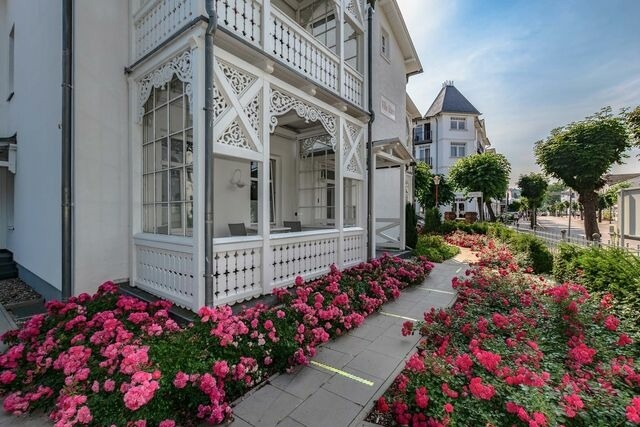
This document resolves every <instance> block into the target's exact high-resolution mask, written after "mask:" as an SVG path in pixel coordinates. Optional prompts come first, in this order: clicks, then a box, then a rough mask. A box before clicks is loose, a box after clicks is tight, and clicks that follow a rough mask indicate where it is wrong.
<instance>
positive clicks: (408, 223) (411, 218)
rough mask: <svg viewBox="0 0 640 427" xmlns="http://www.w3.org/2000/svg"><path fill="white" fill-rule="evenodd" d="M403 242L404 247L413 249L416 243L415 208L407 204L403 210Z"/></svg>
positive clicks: (416, 220)
mask: <svg viewBox="0 0 640 427" xmlns="http://www.w3.org/2000/svg"><path fill="white" fill-rule="evenodd" d="M404 213H405V240H406V245H407V246H408V247H410V248H415V247H416V244H417V243H418V230H417V229H416V227H417V226H418V218H417V216H416V208H415V207H414V206H413V203H407V205H406V207H405V210H404Z"/></svg>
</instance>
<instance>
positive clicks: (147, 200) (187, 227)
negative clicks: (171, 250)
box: [142, 76, 193, 236]
mask: <svg viewBox="0 0 640 427" xmlns="http://www.w3.org/2000/svg"><path fill="white" fill-rule="evenodd" d="M185 85H186V83H183V82H182V81H181V80H179V79H178V78H177V77H176V76H174V77H173V79H172V80H171V81H170V82H169V83H167V84H165V85H164V86H162V87H159V88H154V89H153V90H152V91H151V94H150V95H149V99H148V100H147V102H146V103H145V105H144V111H145V115H144V117H143V122H142V125H143V136H142V142H143V146H142V162H143V165H142V173H143V176H142V188H143V190H142V191H143V195H142V204H143V207H142V214H143V218H142V225H143V231H144V232H145V233H155V234H169V235H175V236H191V235H193V120H192V114H191V111H190V108H189V100H188V98H187V96H186V93H185Z"/></svg>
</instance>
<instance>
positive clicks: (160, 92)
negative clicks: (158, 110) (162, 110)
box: [155, 85, 167, 107]
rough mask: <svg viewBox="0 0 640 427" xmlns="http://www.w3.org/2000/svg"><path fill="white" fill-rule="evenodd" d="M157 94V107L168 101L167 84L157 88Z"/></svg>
mask: <svg viewBox="0 0 640 427" xmlns="http://www.w3.org/2000/svg"><path fill="white" fill-rule="evenodd" d="M155 94H156V107H158V106H159V105H162V104H166V103H167V85H162V87H161V88H156V89H155Z"/></svg>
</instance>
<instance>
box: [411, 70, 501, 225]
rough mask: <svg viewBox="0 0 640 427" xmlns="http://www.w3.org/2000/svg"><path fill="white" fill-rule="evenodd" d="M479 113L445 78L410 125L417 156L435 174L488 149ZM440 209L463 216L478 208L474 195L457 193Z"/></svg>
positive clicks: (487, 140) (447, 170)
mask: <svg viewBox="0 0 640 427" xmlns="http://www.w3.org/2000/svg"><path fill="white" fill-rule="evenodd" d="M481 114H482V113H480V111H478V110H477V109H476V108H475V107H474V106H473V104H471V102H469V101H468V100H467V98H465V97H464V95H462V93H460V91H459V90H458V89H457V88H456V87H455V86H454V84H453V82H452V81H446V82H444V83H443V84H442V89H441V90H440V92H439V93H438V96H436V99H435V100H434V101H433V103H432V104H431V107H429V110H428V111H427V113H426V114H425V115H424V118H423V119H422V120H418V121H417V124H416V126H415V127H414V129H413V143H414V145H415V157H416V159H417V160H419V161H424V162H427V163H428V164H429V166H431V169H432V171H433V173H434V174H442V175H445V176H447V175H448V174H449V169H450V168H451V167H452V166H453V164H454V163H455V162H456V161H458V160H459V159H460V158H463V157H467V156H470V155H472V154H476V153H483V152H485V151H488V150H491V148H489V147H490V145H491V143H490V142H489V138H487V132H486V128H485V122H484V119H481V118H480V115H481ZM440 209H441V211H442V212H446V211H453V212H455V213H456V216H457V217H458V218H464V214H465V212H478V203H477V199H475V198H466V197H465V196H464V194H462V193H457V194H456V201H455V202H454V203H453V205H452V206H450V207H445V206H441V207H440Z"/></svg>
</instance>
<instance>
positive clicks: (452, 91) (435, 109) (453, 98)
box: [424, 82, 482, 118]
mask: <svg viewBox="0 0 640 427" xmlns="http://www.w3.org/2000/svg"><path fill="white" fill-rule="evenodd" d="M440 113H463V114H477V115H480V114H482V113H480V111H478V110H477V109H476V107H474V106H473V104H471V103H470V102H469V100H468V99H467V98H465V97H464V95H463V94H461V93H460V91H459V90H458V89H456V87H455V86H454V85H453V82H444V83H443V84H442V89H440V93H438V96H436V99H435V100H434V101H433V104H431V107H429V110H428V111H427V114H425V115H424V117H425V118H427V117H433V116H435V115H438V114H440Z"/></svg>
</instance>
